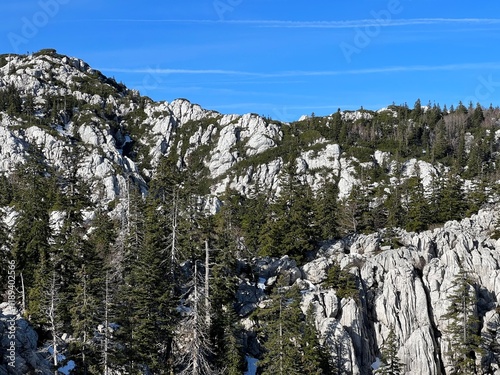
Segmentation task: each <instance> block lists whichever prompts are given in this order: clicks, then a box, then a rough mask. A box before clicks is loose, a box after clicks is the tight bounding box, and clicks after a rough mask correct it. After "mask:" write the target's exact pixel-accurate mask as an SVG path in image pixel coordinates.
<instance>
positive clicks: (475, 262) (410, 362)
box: [241, 206, 500, 374]
mask: <svg viewBox="0 0 500 375" xmlns="http://www.w3.org/2000/svg"><path fill="white" fill-rule="evenodd" d="M498 212H499V207H498V206H492V207H490V208H488V209H484V210H481V211H480V212H479V213H478V214H477V215H473V216H472V217H471V218H468V219H465V220H462V221H461V222H456V221H454V222H448V223H446V224H445V225H444V226H443V227H442V228H438V229H434V230H433V231H425V232H422V233H418V234H417V233H408V232H405V231H401V232H399V233H398V236H399V239H400V241H401V243H402V244H403V245H402V246H401V247H399V248H397V249H391V248H388V246H387V247H384V249H383V250H382V249H380V246H379V238H378V237H377V236H373V235H371V236H370V235H368V236H365V235H360V236H357V237H356V238H354V239H353V240H351V241H344V242H340V241H339V242H336V243H333V244H331V245H329V246H325V247H324V248H323V249H322V250H320V252H319V253H318V254H317V256H316V258H315V259H314V260H312V261H310V262H308V263H306V264H305V265H303V266H302V267H300V270H301V278H298V279H296V280H295V281H293V280H294V279H295V278H291V279H290V285H292V284H293V283H297V284H298V285H299V286H300V288H301V289H302V296H303V297H302V310H303V312H304V313H305V312H306V311H308V310H309V309H312V311H313V313H314V316H315V322H316V327H317V328H318V330H319V332H320V333H321V337H322V340H323V342H324V343H325V344H326V345H327V346H328V347H330V349H331V353H333V354H334V356H336V355H337V354H336V353H340V355H341V356H342V361H341V363H342V368H343V369H344V371H346V372H348V373H351V372H352V373H353V374H368V373H371V371H372V365H373V364H374V363H376V362H377V357H378V356H379V355H380V352H379V350H380V348H381V347H383V345H384V343H385V342H386V340H387V339H388V335H389V332H390V330H391V329H392V330H393V331H394V333H395V335H396V337H397V340H398V342H397V344H398V347H399V352H398V356H399V358H400V359H401V360H402V362H403V363H404V364H405V371H406V372H405V373H406V374H447V373H450V371H451V370H452V368H453V364H452V363H449V360H448V357H447V355H446V353H447V352H448V350H449V343H448V342H447V341H446V340H444V339H443V337H442V336H443V332H445V330H446V327H447V324H448V322H447V321H446V319H444V318H443V315H444V314H445V313H446V310H447V308H448V306H449V303H450V302H449V300H448V297H449V294H450V293H452V291H453V288H452V283H453V280H454V278H455V277H456V276H457V274H458V272H459V270H460V269H461V268H462V269H464V270H465V271H466V272H468V274H470V275H473V277H474V280H475V281H476V283H477V289H478V290H479V291H480V292H479V301H478V309H477V315H478V317H479V318H480V320H481V321H482V324H483V325H482V332H483V333H485V334H486V337H488V339H490V340H496V342H497V343H498V340H499V339H500V327H498V321H499V319H500V316H499V313H498V303H497V301H498V298H499V293H500V240H498V241H497V240H494V239H492V238H491V237H490V235H491V232H492V230H493V227H494V223H495V220H496V218H497V217H498ZM374 248H375V249H377V250H376V251H373V249H374ZM334 262H336V263H338V264H340V265H341V266H342V267H343V268H346V269H348V270H349V271H350V272H351V273H353V274H354V275H356V276H357V277H358V279H357V280H358V289H359V297H357V298H355V299H352V298H339V297H337V295H336V292H335V290H334V289H329V288H325V287H323V283H324V281H325V280H326V274H327V270H328V268H329V267H330V266H331V265H332V264H333V263H334ZM277 263H279V264H280V265H281V267H278V266H276V264H277ZM268 264H270V265H272V264H273V262H272V261H268ZM274 264H275V266H274V267H273V266H268V267H264V268H263V267H258V268H257V269H258V270H260V273H258V276H259V277H260V278H261V279H264V280H269V279H272V278H273V277H274V278H275V277H276V276H277V275H278V274H279V273H281V274H283V273H286V272H289V273H290V274H295V273H296V271H295V267H296V266H295V264H294V263H292V264H290V262H289V261H287V258H283V259H281V260H275V263H274ZM253 287H254V288H255V289H254V290H259V291H260V289H259V287H258V286H257V285H254V286H253ZM250 289H251V286H250V285H248V284H242V289H241V290H245V291H246V295H252V296H255V300H253V301H252V302H253V306H254V308H257V306H258V300H259V299H265V298H266V295H265V294H263V293H260V294H258V293H255V292H251V291H250ZM242 302H243V300H242ZM247 307H248V305H247ZM249 310H251V309H246V310H245V311H242V313H243V314H248V313H249ZM498 357H499V354H498V353H495V352H493V351H488V350H486V351H485V352H484V353H483V354H482V357H481V358H477V363H478V364H482V365H483V366H484V367H487V368H489V369H490V371H492V372H491V373H495V374H497V373H500V367H499V363H498V359H499V358H498ZM335 358H337V357H335Z"/></svg>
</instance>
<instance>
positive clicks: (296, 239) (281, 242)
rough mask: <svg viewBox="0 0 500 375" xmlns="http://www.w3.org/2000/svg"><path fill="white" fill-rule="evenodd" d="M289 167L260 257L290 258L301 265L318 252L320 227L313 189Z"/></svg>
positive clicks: (270, 215)
mask: <svg viewBox="0 0 500 375" xmlns="http://www.w3.org/2000/svg"><path fill="white" fill-rule="evenodd" d="M293 165H294V164H293V163H292V164H291V166H290V167H288V168H287V169H288V170H287V171H286V173H285V176H284V178H283V182H282V191H281V192H280V196H279V197H278V198H277V200H276V202H275V203H274V204H272V206H271V210H270V212H269V216H268V220H267V222H266V224H265V226H264V228H263V233H262V236H261V249H260V255H263V256H266V255H269V256H283V255H289V256H291V257H293V258H295V259H296V260H297V261H298V262H300V261H302V259H303V257H304V255H305V254H306V253H307V252H308V251H311V250H313V249H314V246H315V242H314V241H315V239H316V238H317V237H318V236H317V227H316V226H315V223H314V206H313V199H312V191H311V188H310V187H309V185H306V184H303V183H302V182H301V181H300V180H299V178H298V176H296V175H295V173H294V172H293V168H294V167H293Z"/></svg>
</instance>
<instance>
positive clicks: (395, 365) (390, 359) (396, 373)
mask: <svg viewBox="0 0 500 375" xmlns="http://www.w3.org/2000/svg"><path fill="white" fill-rule="evenodd" d="M398 350H399V345H398V339H397V337H396V334H395V333H394V328H393V327H390V330H389V335H388V336H387V340H386V342H385V343H384V345H383V347H382V349H381V356H382V358H381V360H382V365H381V366H380V368H379V369H378V370H377V371H375V374H377V375H401V374H403V373H404V364H403V363H402V362H401V360H400V359H399V357H398Z"/></svg>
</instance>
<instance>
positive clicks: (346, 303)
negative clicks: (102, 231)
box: [0, 50, 500, 374]
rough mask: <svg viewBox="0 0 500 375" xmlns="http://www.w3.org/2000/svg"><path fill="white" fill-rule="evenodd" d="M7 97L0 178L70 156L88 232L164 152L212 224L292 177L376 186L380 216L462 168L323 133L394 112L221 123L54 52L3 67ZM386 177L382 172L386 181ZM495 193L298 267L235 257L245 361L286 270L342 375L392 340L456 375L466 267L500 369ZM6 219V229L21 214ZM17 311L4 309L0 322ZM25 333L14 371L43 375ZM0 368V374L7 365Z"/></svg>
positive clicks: (323, 251) (0, 86) (498, 132)
mask: <svg viewBox="0 0 500 375" xmlns="http://www.w3.org/2000/svg"><path fill="white" fill-rule="evenodd" d="M2 92H3V93H5V92H8V93H10V94H11V95H10V96H9V97H8V98H7V99H6V98H3V99H2V98H0V103H1V104H2V106H3V107H0V174H5V175H9V174H12V173H14V171H15V170H16V168H18V167H17V166H19V165H20V163H23V162H26V160H27V159H28V158H29V156H30V155H32V154H34V153H35V151H39V152H40V153H41V155H43V163H45V164H46V165H47V167H50V168H52V170H55V171H58V170H59V171H67V170H68V169H69V166H71V163H72V161H73V160H74V159H75V156H74V152H75V150H77V152H78V154H77V158H76V159H77V163H76V176H77V178H78V179H81V180H85V181H86V182H87V183H88V184H89V187H90V192H91V205H89V206H88V207H85V208H84V210H83V211H84V212H83V213H84V217H85V219H86V220H89V221H90V220H91V218H93V217H94V216H95V215H96V212H97V211H98V208H104V210H105V211H106V212H107V213H109V215H110V217H113V218H119V217H120V212H121V211H123V210H124V207H125V206H126V204H127V199H129V197H128V194H129V191H130V185H131V184H134V185H136V186H138V187H140V189H141V192H142V193H143V194H144V195H146V194H147V191H148V189H149V182H150V181H151V179H152V177H153V176H154V175H155V173H156V168H157V167H158V165H159V162H160V160H161V159H162V158H164V157H165V156H169V155H176V157H175V160H176V163H177V165H178V166H179V169H181V170H187V171H189V172H190V173H192V174H193V175H194V176H195V177H196V178H197V179H198V180H203V181H206V185H207V189H206V191H205V198H206V206H207V209H208V210H211V211H212V213H214V212H215V211H216V210H217V209H219V208H220V207H221V205H222V204H223V203H222V200H223V198H222V196H223V195H224V194H225V193H226V192H227V191H228V190H230V189H232V190H234V191H236V192H237V193H239V194H241V195H243V196H246V197H252V196H254V195H255V194H256V193H259V192H267V193H268V195H269V197H270V198H271V199H272V198H273V197H275V196H279V193H280V191H281V189H282V184H283V180H284V176H285V175H286V174H287V173H292V174H295V175H297V176H298V177H299V179H300V180H301V181H302V182H304V183H306V184H307V185H308V186H311V188H312V190H313V191H314V192H315V193H321V191H322V189H323V186H324V184H325V183H326V182H327V181H332V180H334V181H336V183H337V184H336V186H337V188H338V192H337V197H338V198H339V200H344V199H347V198H348V197H350V196H351V194H352V192H353V191H354V192H356V191H358V192H362V193H363V194H364V193H366V192H367V191H368V190H370V191H379V195H377V196H376V197H374V198H373V200H372V201H371V202H369V203H368V207H377V205H378V204H379V203H378V202H379V201H381V200H384V199H387V196H388V195H389V192H390V191H392V189H393V187H394V186H396V185H397V186H399V185H398V184H400V183H401V181H410V180H411V179H417V180H418V181H419V182H420V183H421V184H422V186H423V188H424V190H425V192H424V193H425V195H423V196H428V195H430V194H431V193H432V189H433V186H434V183H435V181H436V180H437V179H438V178H440V177H442V176H445V175H446V174H447V173H449V172H450V171H452V168H453V165H451V163H449V164H446V163H445V162H446V158H443V159H441V160H442V161H441V162H440V161H436V160H435V161H434V162H432V161H431V160H430V159H429V157H428V156H429V153H430V151H427V150H423V151H422V150H421V149H422V148H423V146H422V145H420V144H419V145H418V146H417V147H418V148H419V149H420V150H418V155H419V156H418V157H413V154H410V153H409V152H408V155H410V156H407V157H405V158H402V159H401V158H399V157H398V155H396V154H395V153H394V152H391V151H390V150H389V148H388V149H382V148H381V149H377V148H369V147H367V146H366V143H363V142H362V141H359V142H357V143H354V145H353V146H352V147H351V148H350V149H348V148H347V147H345V145H343V144H342V142H340V141H339V142H333V141H332V140H331V139H327V138H326V137H325V136H324V134H322V133H321V132H320V131H319V130H317V129H319V128H320V125H322V126H323V127H324V128H328V127H333V126H335V122H336V121H338V120H340V122H348V123H349V124H352V126H353V127H354V128H356V129H358V131H359V132H360V133H363V127H364V126H365V125H366V123H365V122H364V121H368V120H373V119H374V118H375V117H376V116H386V117H384V119H385V120H384V121H389V120H387V118H388V119H394V118H397V117H398V116H401V114H400V113H399V112H398V111H397V109H385V110H381V111H379V112H377V113H371V112H368V111H363V110H360V111H355V112H347V111H346V112H339V113H338V116H336V114H332V115H331V116H327V117H326V118H322V119H320V120H318V119H315V118H313V117H307V118H303V119H302V122H299V123H298V125H297V124H295V125H293V124H286V123H280V122H278V121H274V120H272V119H268V118H265V117H262V116H259V115H256V114H245V115H223V114H220V113H218V112H215V111H210V110H206V109H203V108H202V107H200V106H199V105H196V104H192V103H190V102H189V101H188V100H185V99H178V100H174V101H173V102H171V103H167V102H154V101H152V100H150V99H149V98H146V97H142V96H140V94H139V93H138V92H135V91H133V90H129V89H127V88H126V87H125V86H124V85H122V84H119V83H117V82H116V81H115V80H114V79H111V78H108V77H105V76H103V75H102V74H101V73H99V72H98V71H96V70H94V69H92V68H91V67H90V66H89V65H88V64H86V63H85V62H83V61H82V60H80V59H76V58H71V57H67V56H62V55H59V54H57V52H55V51H53V50H44V51H40V52H38V53H35V54H32V55H25V56H21V55H2V56H0V93H2ZM423 112H425V113H430V112H431V109H430V108H426V110H425V111H423ZM377 118H378V117H377ZM315 121H321V124H320V125H318V123H317V122H315ZM412 121H413V120H411V121H410V120H409V121H408V122H409V123H410V124H412ZM485 121H490V123H488V126H489V127H488V129H487V131H485V132H484V137H485V139H489V140H490V142H491V149H492V150H493V149H495V147H497V146H498V143H499V140H500V129H497V127H498V118H491V119H489V120H485ZM415 122H416V120H415ZM443 122H444V121H443ZM392 126H393V125H390V127H392ZM423 128H425V127H423ZM405 131H407V132H409V130H405ZM339 133H341V130H339ZM336 136H337V135H336V134H335V137H336ZM366 136H367V137H368V135H366ZM476 138H477V135H476ZM464 139H466V140H468V141H467V142H465V144H464V145H463V149H464V151H463V152H464V155H466V156H468V157H470V158H471V155H472V154H473V152H474V151H473V150H472V148H471V146H470V144H471V142H472V140H473V139H474V135H472V133H471V131H469V132H468V133H467V136H465V135H464ZM457 148H458V146H457ZM424 151H425V152H424ZM432 152H433V153H434V150H432ZM497 154H498V153H497V152H496V151H492V152H491V155H490V158H491V160H497V159H495V158H498V155H497ZM489 163H490V162H488V163H487V162H485V161H483V165H482V166H481V168H482V167H484V169H485V170H486V169H487V168H488V167H490V168H496V166H493V167H491V166H489ZM487 164H488V165H487ZM491 164H495V162H491ZM471 165H472V164H471ZM468 168H471V167H470V166H469V165H467V166H466V167H465V168H464V176H466V172H467V171H468ZM290 171H291V172H290ZM481 171H482V169H481ZM377 173H381V174H383V175H384V176H385V177H384V178H378V175H377ZM372 175H373V176H374V177H372ZM492 175H494V173H493V172H492ZM456 179H459V180H460V182H461V183H462V185H463V187H464V190H465V191H468V190H473V188H474V186H476V185H477V184H479V181H480V179H479V178H476V177H475V176H469V177H463V178H462V177H456ZM496 181H497V184H498V178H497V180H496ZM495 189H496V187H495V184H494V183H491V182H490V185H487V186H486V188H485V191H486V192H487V197H486V198H484V199H483V204H482V207H483V209H481V210H480V211H479V212H477V213H475V214H471V215H469V217H468V218H465V219H462V220H455V221H447V222H445V223H444V224H441V225H436V227H435V229H432V230H419V231H416V232H415V231H410V230H408V231H406V230H403V229H400V228H383V227H380V228H376V230H375V229H373V230H372V231H371V232H369V231H368V230H367V231H366V232H365V233H359V232H356V233H351V234H350V235H348V236H345V237H344V238H342V239H338V238H336V239H334V238H324V240H325V241H324V243H323V245H322V246H321V248H320V249H319V250H316V251H314V252H312V254H310V256H309V257H308V258H307V259H306V260H305V261H304V262H303V263H301V264H297V262H296V261H295V260H293V259H292V258H291V257H288V256H284V257H282V258H272V257H259V258H254V259H239V260H238V262H240V263H241V267H240V268H241V269H245V270H249V269H250V270H251V272H250V274H248V272H242V273H240V274H239V275H238V291H237V293H236V306H237V313H238V314H239V318H240V320H241V323H242V325H243V326H244V328H245V334H246V342H245V351H246V353H247V355H248V356H253V357H256V358H261V357H262V355H263V353H264V350H263V349H262V342H261V341H260V338H259V337H258V335H257V333H256V332H257V326H256V325H257V323H256V319H255V318H254V315H253V314H255V313H256V312H258V311H259V310H262V309H264V308H265V306H266V304H267V303H268V302H269V299H270V294H271V291H272V290H273V288H274V287H275V286H276V283H277V280H278V278H279V276H280V275H281V276H286V278H285V279H286V280H288V286H292V285H295V286H298V288H299V289H300V290H301V295H302V299H301V308H302V311H303V312H304V314H305V313H306V312H308V311H312V314H313V316H314V323H315V327H316V328H317V330H318V332H319V333H320V340H321V343H323V344H324V345H325V346H326V347H327V348H328V349H329V352H330V354H331V356H332V358H333V359H334V360H335V363H336V364H337V366H338V368H337V370H338V372H339V373H349V374H370V373H372V372H374V369H375V367H376V363H379V362H380V356H381V351H382V349H383V348H384V346H385V345H386V344H387V342H388V340H389V335H390V332H391V331H392V332H393V333H394V334H395V336H396V337H397V347H398V348H399V349H398V356H399V358H400V359H401V361H402V362H403V363H404V365H405V370H404V371H405V373H406V374H449V373H453V369H454V365H455V364H454V363H452V362H451V361H450V359H449V356H448V353H449V351H450V349H453V347H452V344H451V343H450V342H449V340H448V339H447V338H446V337H445V336H446V335H445V332H446V330H447V329H448V326H449V319H448V318H447V317H446V314H447V311H448V308H449V306H450V304H451V302H450V296H451V295H453V293H454V292H455V289H456V288H455V284H454V280H455V279H456V277H457V275H458V274H459V271H465V272H467V273H469V274H470V275H471V277H472V279H473V281H474V288H475V289H476V290H477V292H478V296H479V299H478V302H477V309H476V311H475V312H474V314H475V317H477V319H478V320H479V324H478V332H479V333H480V334H481V337H482V338H483V342H482V344H481V345H482V347H483V351H482V352H481V355H478V356H477V357H476V358H475V360H476V363H477V367H478V368H481V369H482V371H483V373H485V374H500V354H499V353H500V351H499V349H498V348H499V345H500V328H499V325H500V315H499V311H500V309H499V307H498V301H499V298H500V241H499V240H496V239H494V238H496V237H495V235H494V233H495V231H497V230H498V223H499V220H500V219H499V215H498V212H499V211H500V210H499V208H500V206H499V205H498V192H496V190H495ZM366 194H367V193H366ZM0 209H1V210H2V212H3V213H4V214H5V215H3V219H4V221H5V224H6V225H7V227H8V228H10V229H12V228H13V227H14V225H15V222H16V218H17V213H16V211H15V209H14V208H13V207H10V206H8V207H1V208H0ZM63 219H64V214H63V213H62V211H58V210H53V212H52V214H51V225H52V226H53V227H54V228H59V227H60V223H61V222H62V221H63ZM336 264H338V265H339V266H340V268H341V269H342V270H344V271H347V272H348V273H349V274H351V275H352V276H353V277H354V279H355V289H356V291H355V293H354V294H351V295H348V296H346V295H342V294H341V293H340V292H339V290H338V288H335V287H332V286H331V285H328V283H327V281H328V274H329V271H330V270H331V269H332V267H334V265H336ZM4 307H5V306H4ZM12 315H13V312H12V311H11V310H8V308H7V307H5V308H4V309H3V314H2V315H0V327H2V326H5V324H6V323H5V321H6V319H7V318H8V316H12ZM17 322H18V325H19V327H20V330H21V331H22V332H23V333H22V334H21V338H20V340H19V342H18V343H17V345H18V346H19V347H20V348H23V350H21V351H20V353H21V355H20V358H22V359H20V361H21V362H22V363H23V367H22V369H23V370H20V371H25V369H26V368H28V367H29V366H28V365H26V364H30V366H31V368H33V367H35V368H37V369H39V370H40V371H42V372H44V371H45V373H48V370H47V369H48V368H49V365H48V364H46V363H45V362H44V355H41V354H36V351H37V348H36V345H35V346H34V345H33V342H34V341H36V335H35V333H34V332H33V330H31V328H30V327H29V324H28V323H27V322H26V321H25V320H24V319H23V318H22V317H21V316H20V315H18V316H17ZM21 328H22V329H21ZM2 345H4V343H3V342H2ZM2 371H4V372H6V371H7V369H6V367H1V366H0V373H2ZM18 373H22V372H18Z"/></svg>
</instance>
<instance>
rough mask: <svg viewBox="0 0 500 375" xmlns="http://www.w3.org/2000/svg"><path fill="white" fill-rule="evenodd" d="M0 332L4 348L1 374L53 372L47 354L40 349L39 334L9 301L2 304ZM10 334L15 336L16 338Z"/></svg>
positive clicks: (0, 353) (1, 355)
mask: <svg viewBox="0 0 500 375" xmlns="http://www.w3.org/2000/svg"><path fill="white" fill-rule="evenodd" d="M13 326H14V327H15V329H13V328H12V327H13ZM0 333H1V335H0V338H1V344H0V347H1V348H2V349H3V351H2V352H0V374H11V375H26V374H34V373H37V374H44V375H45V374H53V371H52V369H51V366H50V364H49V362H48V360H47V358H46V356H45V355H43V353H40V352H39V351H38V347H37V344H38V342H37V341H38V335H37V334H36V332H35V331H34V330H33V328H32V327H31V326H30V325H29V323H28V322H27V321H26V320H24V319H23V318H22V317H21V316H20V315H19V313H18V311H17V310H16V309H15V308H13V307H11V306H10V305H9V304H7V303H2V304H0ZM10 334H12V335H14V336H15V339H14V340H12V338H11V335H10ZM12 343H14V344H15V345H14V346H12V345H11V344H12ZM11 349H13V350H11ZM12 354H13V356H12Z"/></svg>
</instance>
